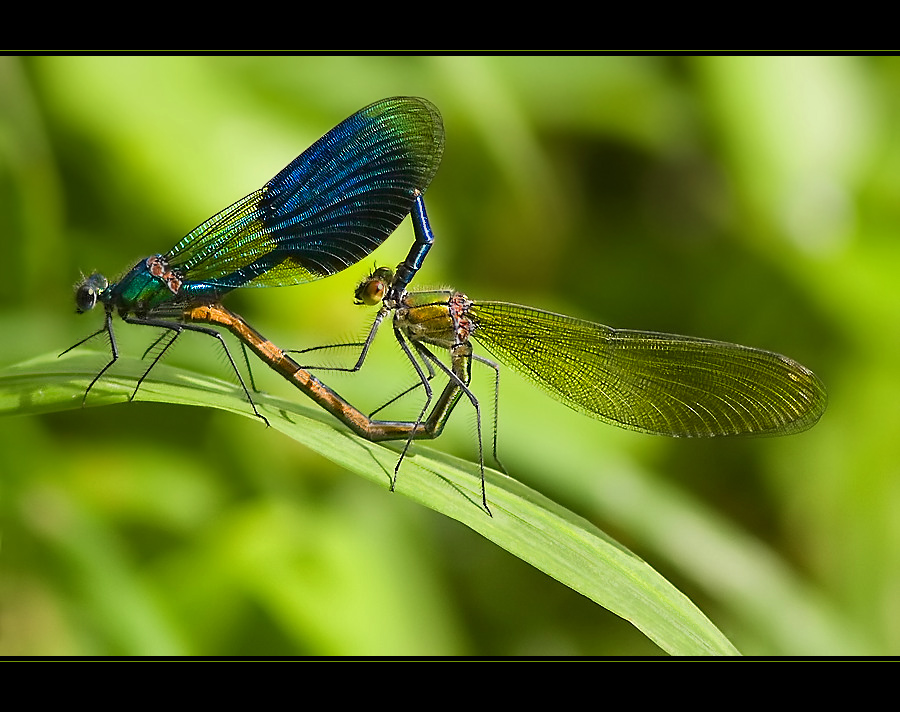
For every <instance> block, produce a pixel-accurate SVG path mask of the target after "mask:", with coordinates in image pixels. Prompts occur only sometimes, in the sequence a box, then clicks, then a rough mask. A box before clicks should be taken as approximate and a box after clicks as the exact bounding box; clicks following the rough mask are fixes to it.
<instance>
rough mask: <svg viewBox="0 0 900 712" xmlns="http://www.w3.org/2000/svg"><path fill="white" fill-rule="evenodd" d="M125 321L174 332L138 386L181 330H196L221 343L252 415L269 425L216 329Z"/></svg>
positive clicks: (154, 322) (151, 320)
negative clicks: (257, 407)
mask: <svg viewBox="0 0 900 712" xmlns="http://www.w3.org/2000/svg"><path fill="white" fill-rule="evenodd" d="M125 321H126V322H128V323H129V324H138V325H141V326H157V327H159V328H161V329H169V330H171V331H174V332H176V334H175V336H174V337H172V340H171V341H170V342H169V343H168V344H166V347H165V348H164V349H163V350H162V352H161V353H160V354H159V355H158V356H157V357H156V358H155V359H154V361H153V363H152V364H150V368H149V369H147V371H146V372H145V373H144V375H143V376H142V377H141V381H140V382H138V386H140V383H141V382H142V381H143V380H144V378H145V377H146V376H147V374H148V373H150V371H151V370H152V369H153V367H154V366H155V365H156V363H157V362H158V361H159V359H160V358H161V356H162V354H163V353H165V351H166V349H168V348H169V347H170V346H171V345H172V344H173V343H174V342H175V339H176V338H178V336H179V335H180V334H181V332H182V331H184V330H187V331H194V332H197V333H198V334H206V335H207V336H211V337H213V338H215V339H218V341H219V343H220V344H221V345H222V350H223V351H224V352H225V356H227V357H228V362H229V363H230V364H231V368H232V370H233V371H234V373H235V375H236V376H237V379H238V383H240V384H241V388H242V389H243V390H244V395H245V396H247V402H248V403H250V407H251V408H252V409H253V413H254V415H256V417H257V418H259V419H260V420H262V421H263V422H264V423H265V424H266V427H268V426H269V425H270V424H269V421H268V419H267V418H266V417H265V416H264V415H263V414H262V413H260V412H259V411H258V410H257V409H256V403H254V402H253V398H252V396H251V395H250V391H249V390H248V389H247V385H246V384H245V383H244V379H243V377H242V376H241V372H240V371H239V370H238V367H237V364H236V363H235V362H234V358H232V356H231V351H229V350H228V344H226V343H225V339H224V338H222V335H221V334H220V333H219V332H218V331H216V330H215V329H210V328H209V327H205V326H198V325H196V324H185V323H183V322H173V321H168V320H166V319H139V318H135V317H127V318H126V319H125ZM135 393H137V389H135Z"/></svg>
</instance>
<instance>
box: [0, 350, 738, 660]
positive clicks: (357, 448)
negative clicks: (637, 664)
mask: <svg viewBox="0 0 900 712" xmlns="http://www.w3.org/2000/svg"><path fill="white" fill-rule="evenodd" d="M145 368H146V364H145V363H142V362H140V361H136V360H131V359H124V358H123V359H121V360H120V361H119V362H118V363H117V364H116V368H115V373H114V374H112V375H110V374H105V375H104V377H103V378H102V379H101V380H100V381H99V382H98V383H97V384H95V385H94V388H93V389H92V390H91V394H90V397H89V398H88V400H87V405H88V406H90V407H93V406H99V405H109V404H112V403H122V402H124V401H127V400H128V399H129V397H130V396H131V393H132V391H133V389H134V384H135V382H136V378H137V377H138V376H140V374H141V373H143V371H144V370H145ZM96 372H97V357H96V354H90V353H83V354H74V355H72V356H67V357H65V358H57V357H56V356H55V355H47V356H43V357H40V358H37V359H33V360H30V361H27V362H25V363H21V364H18V365H16V366H12V367H10V368H7V369H5V370H3V371H0V414H2V415H33V414H38V413H49V412H57V411H62V410H69V409H78V408H81V407H82V398H83V395H84V392H85V389H86V388H87V385H88V383H89V382H90V380H91V379H92V378H93V377H94V376H95V375H96ZM135 399H136V400H142V401H153V402H164V403H172V404H180V405H194V406H208V407H214V408H220V409H222V410H227V411H231V412H233V413H237V414H239V415H243V416H246V417H250V418H255V416H254V415H253V412H252V410H251V409H250V407H249V405H248V403H247V401H246V398H245V397H244V395H243V393H242V392H241V391H240V389H239V388H237V387H235V386H234V385H233V384H230V383H227V382H224V381H220V380H217V379H214V378H210V377H209V376H205V375H200V374H198V373H194V372H192V371H188V370H184V369H178V368H172V367H169V366H165V365H158V366H157V367H156V368H154V369H153V371H152V372H151V374H150V376H149V377H148V378H147V379H146V380H145V381H144V383H143V384H142V386H141V389H140V390H139V392H138V393H137V395H136V397H135ZM300 400H302V399H300ZM254 401H255V403H256V406H257V408H258V409H259V410H260V412H261V413H263V414H264V415H265V416H266V418H267V419H268V420H269V423H270V424H271V426H272V428H273V429H274V430H278V431H280V432H281V433H284V434H285V435H287V436H288V437H291V438H293V439H294V440H296V441H297V442H299V443H302V444H303V445H305V446H307V447H309V448H310V449H312V450H314V451H316V452H318V453H321V454H322V455H324V456H325V457H327V458H329V459H330V460H332V461H334V462H335V463H338V464H340V465H342V466H344V467H346V468H347V469H348V470H351V471H353V472H356V473H358V474H360V475H362V476H363V477H365V478H367V479H369V480H372V481H373V482H376V483H378V484H380V485H382V486H384V488H385V489H387V488H388V486H389V484H390V478H391V474H392V473H393V470H394V466H395V465H396V463H397V458H398V452H399V449H400V447H402V443H400V444H399V445H398V444H390V445H384V444H379V443H371V442H368V441H366V440H363V439H361V438H359V437H357V436H355V435H354V434H352V433H351V432H349V431H348V430H347V429H346V428H345V427H344V426H343V425H341V424H340V423H338V422H337V421H336V420H335V419H334V418H333V417H332V416H330V415H329V414H328V413H325V412H324V411H321V410H319V409H317V408H315V407H312V406H308V405H306V404H305V403H302V402H298V403H295V402H292V401H288V400H285V399H282V398H278V397H274V396H270V395H267V394H264V393H258V394H254ZM269 437H275V435H274V434H273V433H271V432H266V430H265V428H263V427H262V423H261V427H260V438H269ZM486 477H487V497H488V503H489V505H490V507H491V510H492V512H493V517H489V516H488V515H487V514H486V513H485V512H484V510H483V509H482V508H481V506H480V501H481V481H480V476H479V470H478V467H477V465H476V464H473V463H470V462H465V461H462V460H459V459H456V458H453V457H450V456H447V455H445V454H442V453H440V452H437V451H434V450H432V449H430V448H427V447H423V446H422V445H421V443H416V444H415V446H414V447H413V448H411V449H410V452H409V453H408V454H407V456H406V458H405V459H404V460H403V464H402V467H401V470H400V475H399V478H398V481H397V489H396V491H397V493H398V494H400V495H404V496H407V497H409V498H411V499H413V500H415V501H417V502H420V503H421V504H424V505H425V506H427V507H430V508H432V509H434V510H436V511H438V512H441V513H443V514H445V515H447V516H449V517H451V518H453V519H455V520H457V521H459V522H461V523H463V524H465V525H466V526H468V527H470V528H471V529H473V530H475V531H476V532H478V533H479V534H481V535H482V536H484V537H485V538H487V539H489V540H491V541H492V542H494V543H495V544H497V545H499V546H501V547H503V548H504V549H506V550H507V551H509V552H510V553H512V554H514V555H515V556H517V557H519V558H521V559H522V560H523V561H527V562H528V563H530V564H531V565H532V566H535V567H537V568H538V569H540V570H541V571H543V572H544V573H546V574H548V575H550V576H552V577H553V578H555V579H557V580H558V581H560V582H562V583H563V584H565V585H566V586H569V587H570V588H572V589H574V590H575V591H578V592H579V593H581V594H582V595H584V596H587V597H588V598H590V599H591V600H593V601H594V602H596V603H598V604H599V605H601V606H603V607H604V608H606V609H607V610H609V611H611V612H613V613H615V614H616V615H618V616H621V617H622V618H624V619H626V620H628V621H630V622H631V623H632V624H633V625H635V626H636V627H637V628H638V629H639V630H641V631H642V632H643V633H644V634H645V635H646V636H647V637H648V638H650V639H651V640H652V641H654V642H655V643H656V644H657V645H659V646H660V647H661V648H662V649H663V650H665V651H666V652H669V653H671V654H675V655H735V654H738V651H737V650H736V649H735V648H734V646H733V645H732V644H731V643H730V642H729V641H728V639H727V638H725V636H724V635H722V633H721V632H720V631H719V630H718V629H717V628H716V627H715V626H714V625H713V624H712V623H711V622H710V621H709V620H708V619H707V618H706V616H704V615H703V613H701V612H700V610H698V609H697V607H696V606H694V604H693V603H692V602H691V601H690V600H689V599H688V598H687V597H686V596H685V595H684V594H683V593H681V592H680V591H678V590H677V589H676V588H675V587H674V586H672V585H671V584H670V583H669V582H668V581H666V580H665V579H664V578H663V577H662V576H661V575H660V574H659V573H657V572H656V571H654V570H653V568H651V567H650V566H649V565H648V564H647V563H646V562H644V561H643V560H641V559H640V558H639V557H638V556H636V555H635V554H634V553H632V552H630V551H629V550H628V549H626V548H625V547H624V546H622V545H621V544H619V543H617V542H616V541H614V540H613V539H612V538H611V537H609V536H607V535H606V534H604V533H603V532H602V531H600V530H599V529H597V527H595V526H594V525H593V524H591V523H590V522H588V521H586V520H585V519H583V518H581V517H579V516H578V515H576V514H574V513H572V512H570V511H568V510H566V509H565V508H563V507H561V506H559V505H557V504H556V503H554V502H552V501H550V500H549V499H547V498H546V497H544V496H543V495H541V494H540V493H538V492H535V491H533V490H531V489H529V488H528V487H526V486H524V485H523V484H521V483H519V482H517V481H516V480H514V479H512V478H511V477H507V476H505V475H503V474H501V473H498V472H495V471H493V470H488V471H487V473H486Z"/></svg>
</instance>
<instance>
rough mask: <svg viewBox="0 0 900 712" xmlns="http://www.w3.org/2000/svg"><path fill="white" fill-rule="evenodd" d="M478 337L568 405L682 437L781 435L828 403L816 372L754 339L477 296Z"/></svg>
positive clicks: (809, 421)
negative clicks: (621, 323) (704, 335)
mask: <svg viewBox="0 0 900 712" xmlns="http://www.w3.org/2000/svg"><path fill="white" fill-rule="evenodd" d="M471 314H472V315H473V316H474V318H475V321H476V330H475V332H474V336H475V338H476V339H477V340H478V341H479V342H480V343H482V344H483V345H484V346H485V347H486V348H487V349H488V350H489V351H490V352H491V353H492V354H493V355H494V356H495V357H496V358H497V359H499V360H500V361H501V362H502V363H504V364H506V365H507V366H509V367H510V368H512V369H514V370H516V371H518V372H519V373H521V374H523V375H524V376H526V377H528V378H530V379H531V380H532V381H534V382H535V383H536V384H538V385H539V386H541V387H542V388H544V389H545V390H547V391H548V392H549V393H551V394H552V395H554V396H555V397H556V398H558V399H559V400H561V401H562V402H563V403H565V404H566V405H568V406H570V407H571V408H574V409H575V410H578V411H580V412H582V413H585V414H587V415H590V416H592V417H595V418H598V419H600V420H604V421H607V422H610V423H613V424H615V425H618V426H621V427H623V428H628V429H631V430H639V431H642V432H646V433H655V434H659V435H670V436H678V437H715V436H721V435H748V434H757V435H767V434H768V435H776V434H777V435H781V434H789V433H797V432H800V431H802V430H806V429H807V428H809V427H811V426H812V425H814V424H815V423H816V421H817V420H818V419H819V417H820V416H821V415H822V413H823V412H824V411H825V405H826V401H827V398H826V395H825V388H824V386H823V385H822V383H821V381H819V379H818V378H817V377H816V375H815V374H814V373H813V372H812V371H810V370H808V369H807V368H805V367H804V366H802V365H800V364H799V363H797V362H796V361H792V360H791V359H789V358H786V357H785V356H781V355H779V354H776V353H772V352H769V351H762V350H760V349H753V348H749V347H747V346H739V345H737V344H729V343H724V342H720V341H708V340H705V339H695V338H690V337H686V336H674V335H671V334H659V333H654V332H647V331H626V330H617V329H611V328H609V327H607V326H603V325H602V324H594V323H592V322H589V321H583V320H580V319H573V318H571V317H567V316H562V315H560V314H552V313H550V312H545V311H541V310H539V309H532V308H530V307H523V306H518V305H516V304H505V303H497V302H482V303H476V304H475V305H474V306H473V307H472V308H471Z"/></svg>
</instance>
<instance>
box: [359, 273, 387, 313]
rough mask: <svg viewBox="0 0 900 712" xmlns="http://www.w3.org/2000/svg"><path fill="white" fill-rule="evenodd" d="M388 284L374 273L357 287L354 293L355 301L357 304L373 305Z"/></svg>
mask: <svg viewBox="0 0 900 712" xmlns="http://www.w3.org/2000/svg"><path fill="white" fill-rule="evenodd" d="M387 289H388V285H387V282H385V281H384V280H383V279H379V278H378V277H375V276H374V275H373V276H371V277H369V278H368V279H366V280H364V281H363V282H362V283H361V284H360V285H359V286H358V287H357V288H356V294H355V297H356V299H355V302H356V303H357V304H365V305H367V306H370V307H372V306H375V305H376V304H379V303H380V302H381V300H382V299H384V295H385V294H386V293H387Z"/></svg>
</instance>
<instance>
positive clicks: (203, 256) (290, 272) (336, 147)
mask: <svg viewBox="0 0 900 712" xmlns="http://www.w3.org/2000/svg"><path fill="white" fill-rule="evenodd" d="M443 149H444V128H443V123H442V121H441V116H440V113H439V112H438V110H437V109H436V108H435V107H434V106H433V105H432V104H431V103H429V102H428V101H425V100H424V99H419V98H414V97H395V98H392V99H385V100H383V101H379V102H377V103H375V104H372V105H371V106H368V107H366V108H365V109H362V110H360V111H358V112H357V113H356V114H354V115H353V116H351V117H349V118H348V119H346V120H344V121H343V122H341V123H340V124H339V125H338V126H336V127H335V128H333V129H332V130H331V131H329V132H328V133H327V134H325V135H324V136H323V137H322V138H320V139H319V140H318V141H316V143H315V144H313V145H312V146H311V147H310V148H309V149H308V150H306V151H304V152H303V153H302V154H301V155H300V156H298V157H297V158H296V159H294V161H292V162H291V163H290V165H288V166H287V167H286V168H285V169H284V170H282V171H281V172H280V173H279V174H278V175H277V176H275V177H274V178H273V179H272V180H270V181H269V182H268V183H267V184H266V185H265V186H263V188H262V189H260V190H258V191H256V192H254V193H251V194H250V195H248V196H247V197H245V198H243V199H241V200H239V201H238V202H236V203H235V204H234V205H232V206H230V207H229V208H226V209H225V210H223V211H222V212H221V213H219V214H218V215H215V216H213V217H212V218H210V219H209V220H207V221H206V222H204V223H203V224H202V225H200V226H199V227H197V228H196V229H194V230H193V231H191V232H190V233H189V234H188V235H186V236H185V237H184V238H183V239H182V240H181V242H179V243H178V244H177V245H176V246H175V247H174V248H173V249H172V250H171V251H170V252H169V253H168V254H167V255H166V256H165V257H166V260H167V261H168V263H169V265H171V266H172V267H177V268H179V269H180V270H181V272H182V273H183V274H184V276H185V283H186V284H188V285H192V284H193V285H198V284H199V285H201V286H205V285H208V286H209V288H210V289H211V290H216V291H224V290H228V289H233V288H235V287H259V286H282V285H290V284H299V283H302V282H309V281H312V280H314V279H318V278H320V277H325V276H328V275H331V274H334V273H336V272H339V271H341V270H342V269H344V268H345V267H348V266H350V265H352V264H355V263H356V262H358V261H359V260H361V259H362V258H363V257H365V256H366V255H368V254H369V253H370V252H372V250H374V249H375V248H376V247H378V246H379V245H380V244H381V243H382V242H383V241H384V240H385V239H386V238H387V237H388V236H389V235H390V234H391V233H392V232H393V231H394V230H395V229H396V228H397V226H398V225H399V224H400V222H401V221H402V220H403V218H404V217H406V215H407V214H408V213H409V212H410V210H411V208H412V205H413V201H414V200H415V197H416V194H417V192H424V191H425V190H426V189H427V188H428V186H429V184H430V183H431V179H432V178H433V177H434V174H435V172H436V171H437V169H438V166H439V164H440V161H441V156H442V155H443Z"/></svg>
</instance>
